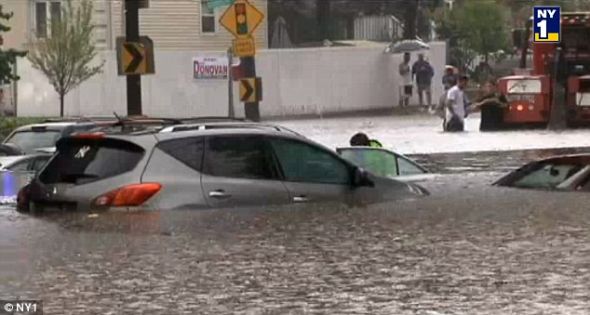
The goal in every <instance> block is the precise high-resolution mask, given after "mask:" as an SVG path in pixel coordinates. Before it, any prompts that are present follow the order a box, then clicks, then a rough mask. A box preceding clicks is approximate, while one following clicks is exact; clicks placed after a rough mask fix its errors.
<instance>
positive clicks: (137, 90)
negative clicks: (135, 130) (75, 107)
mask: <svg viewBox="0 0 590 315" xmlns="http://www.w3.org/2000/svg"><path fill="white" fill-rule="evenodd" d="M139 5H140V1H138V0H125V37H126V40H127V41H128V42H137V41H139ZM141 114H142V111H141V76H140V75H138V74H134V75H127V115H128V116H134V115H141Z"/></svg>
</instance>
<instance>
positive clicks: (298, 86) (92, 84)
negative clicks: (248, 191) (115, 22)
mask: <svg viewBox="0 0 590 315" xmlns="http://www.w3.org/2000/svg"><path fill="white" fill-rule="evenodd" d="M384 47H385V45H383V46H380V45H378V46H371V47H334V48H309V49H285V50H262V51H259V53H258V55H257V59H256V60H257V73H258V76H261V77H262V80H263V87H264V89H263V90H264V91H263V101H262V102H261V105H260V108H261V115H262V117H290V116H301V115H317V116H321V115H323V114H333V113H342V112H358V111H371V110H379V109H387V108H393V106H397V104H398V100H399V88H398V86H399V84H398V81H399V75H398V73H397V68H398V65H399V63H400V62H401V55H391V54H385V53H383V50H384ZM200 53H202V52H200ZM196 54H197V53H195V52H190V51H177V52H172V51H156V54H155V58H156V74H155V75H146V76H143V77H142V88H143V89H142V97H143V111H144V114H146V115H151V116H168V117H179V116H211V115H227V111H228V105H227V104H228V93H227V90H228V87H227V81H224V80H210V81H203V80H195V79H194V78H193V72H192V59H193V57H194V56H195V55H196ZM426 55H427V56H428V57H429V59H430V61H431V63H432V65H433V67H434V68H435V77H434V79H433V94H434V98H433V99H438V95H440V93H442V86H441V84H440V81H441V75H442V71H443V67H444V60H445V59H446V56H445V44H444V43H442V42H434V43H431V49H430V51H428V52H426ZM98 59H99V60H104V61H105V66H104V71H103V73H101V74H98V75H96V76H95V77H93V78H91V79H90V80H88V81H86V82H84V83H82V84H81V85H80V86H79V87H78V88H76V89H74V90H73V91H72V92H70V93H69V94H68V95H67V97H66V103H65V104H66V105H65V112H66V114H67V115H109V114H112V113H113V112H117V113H118V114H122V115H124V114H125V113H126V80H125V77H121V76H118V75H117V70H116V69H117V68H116V58H115V53H114V52H112V51H105V52H102V53H101V55H100V56H99V58H98ZM412 59H413V61H414V60H416V57H415V56H412ZM18 69H19V75H20V76H21V80H20V81H19V83H18V109H17V112H18V115H19V116H55V115H58V113H59V102H58V96H57V94H56V93H55V91H54V90H53V87H52V86H51V85H50V84H49V83H48V81H47V79H46V78H45V77H44V76H43V75H42V74H41V73H40V72H38V71H37V70H35V69H33V68H32V67H31V65H30V64H29V62H28V61H27V60H25V59H22V60H19V65H18ZM237 95H238V86H237V84H234V104H235V109H236V114H237V115H243V112H244V110H243V105H242V104H241V103H240V102H239V101H238V99H237ZM413 100H414V102H417V98H416V96H414V99H413Z"/></svg>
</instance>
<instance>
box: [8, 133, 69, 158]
mask: <svg viewBox="0 0 590 315" xmlns="http://www.w3.org/2000/svg"><path fill="white" fill-rule="evenodd" d="M60 135H61V133H60V132H59V131H57V130H47V129H43V130H42V131H33V130H29V131H19V132H15V133H14V134H13V135H12V136H11V137H10V138H8V139H6V140H5V141H4V142H5V143H14V144H16V145H17V146H18V147H19V148H20V149H21V150H23V151H25V152H26V153H33V152H35V150H36V149H41V148H51V147H54V146H55V142H56V141H57V140H58V139H59V137H60Z"/></svg>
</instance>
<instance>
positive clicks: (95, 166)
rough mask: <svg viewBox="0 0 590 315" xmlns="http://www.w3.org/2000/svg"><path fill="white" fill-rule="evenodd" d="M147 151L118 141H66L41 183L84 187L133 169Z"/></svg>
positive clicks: (61, 145) (60, 144)
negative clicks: (81, 185) (70, 184)
mask: <svg viewBox="0 0 590 315" xmlns="http://www.w3.org/2000/svg"><path fill="white" fill-rule="evenodd" d="M144 153H145V151H144V150H143V149H142V148H141V147H139V146H137V145H135V144H133V143H130V142H126V141H122V140H115V139H98V140H93V139H75V138H70V139H64V140H62V141H60V142H58V144H57V154H56V155H55V157H54V158H53V159H51V161H50V162H49V164H48V165H47V167H46V168H45V169H44V170H43V172H42V173H41V174H40V175H39V180H40V181H41V182H42V183H45V184H53V183H73V184H77V185H79V184H85V183H89V182H92V181H96V180H100V179H104V178H108V177H112V176H116V175H120V174H123V173H126V172H129V171H131V170H133V169H134V168H135V167H136V166H137V164H138V163H139V161H140V160H141V158H142V157H143V155H144Z"/></svg>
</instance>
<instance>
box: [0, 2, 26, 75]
mask: <svg viewBox="0 0 590 315" xmlns="http://www.w3.org/2000/svg"><path fill="white" fill-rule="evenodd" d="M10 18H12V13H5V12H4V11H3V10H2V5H0V33H5V32H8V31H10V27H9V26H7V25H5V24H4V23H3V22H6V21H8V20H10ZM1 36H2V35H0V38H1ZM25 54H26V53H25V52H24V51H17V50H15V49H8V50H4V49H0V84H7V83H10V82H12V81H16V80H18V76H17V75H16V74H15V73H14V71H13V66H14V64H15V63H16V58H17V57H24V56H25Z"/></svg>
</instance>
